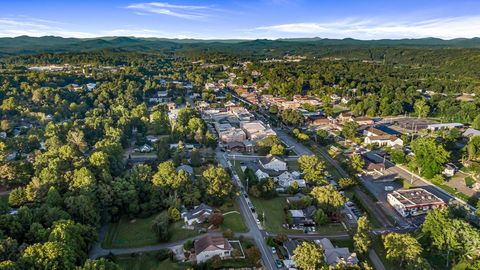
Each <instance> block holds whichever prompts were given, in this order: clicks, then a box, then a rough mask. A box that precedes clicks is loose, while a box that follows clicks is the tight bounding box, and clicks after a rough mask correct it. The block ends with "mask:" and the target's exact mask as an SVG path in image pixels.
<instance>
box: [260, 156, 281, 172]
mask: <svg viewBox="0 0 480 270" xmlns="http://www.w3.org/2000/svg"><path fill="white" fill-rule="evenodd" d="M258 162H260V166H262V168H264V169H265V170H273V171H276V172H278V171H286V170H287V163H286V162H285V161H283V160H282V159H280V158H279V157H277V156H274V155H267V156H266V157H264V158H262V159H260V160H259V161H258Z"/></svg>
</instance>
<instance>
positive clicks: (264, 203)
mask: <svg viewBox="0 0 480 270" xmlns="http://www.w3.org/2000/svg"><path fill="white" fill-rule="evenodd" d="M250 199H251V201H252V203H253V205H254V206H255V209H256V211H257V213H258V215H263V214H264V213H265V220H264V221H263V222H262V223H263V224H265V227H266V229H267V230H268V231H271V232H283V231H285V228H283V227H282V224H283V223H285V212H284V211H283V209H284V208H285V207H287V201H286V199H285V197H277V198H273V199H270V200H264V199H258V198H253V197H251V198H250Z"/></svg>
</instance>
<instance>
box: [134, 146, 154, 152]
mask: <svg viewBox="0 0 480 270" xmlns="http://www.w3.org/2000/svg"><path fill="white" fill-rule="evenodd" d="M138 150H139V151H140V152H141V153H150V152H151V151H152V150H153V147H151V146H150V145H148V144H144V145H142V147H140V148H139V149H138Z"/></svg>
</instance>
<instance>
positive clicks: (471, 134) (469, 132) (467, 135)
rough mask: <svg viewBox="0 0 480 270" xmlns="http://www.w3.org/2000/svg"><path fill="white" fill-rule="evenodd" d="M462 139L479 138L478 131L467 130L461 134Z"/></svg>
mask: <svg viewBox="0 0 480 270" xmlns="http://www.w3.org/2000/svg"><path fill="white" fill-rule="evenodd" d="M462 135H463V137H465V138H469V139H471V138H473V137H475V136H479V135H480V130H476V129H474V128H467V129H466V130H465V131H464V132H463V134H462Z"/></svg>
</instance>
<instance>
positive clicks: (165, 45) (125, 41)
mask: <svg viewBox="0 0 480 270" xmlns="http://www.w3.org/2000/svg"><path fill="white" fill-rule="evenodd" d="M292 45H295V46H299V47H307V48H308V47H312V48H317V47H336V46H338V47H357V48H358V47H365V48H368V47H421V48H480V38H471V39H467V38H458V39H451V40H443V39H439V38H421V39H381V40H357V39H351V38H345V39H324V38H297V39H277V40H267V39H257V40H237V39H235V40H233V39H232V40H198V39H166V38H135V37H99V38H90V39H80V38H62V37H55V36H44V37H29V36H19V37H13V38H0V54H2V55H18V54H33V53H45V52H71V51H91V50H98V49H122V50H129V51H130V50H132V51H135V50H138V51H148V50H165V51H175V50H179V49H189V48H203V49H208V48H210V47H211V46H216V47H217V48H219V49H221V50H225V49H228V48H229V47H231V46H239V47H240V48H243V49H247V48H249V47H252V48H263V49H268V48H282V47H285V48H287V47H288V46H292Z"/></svg>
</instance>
